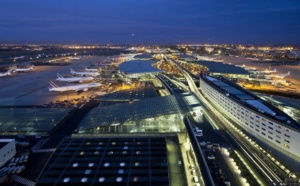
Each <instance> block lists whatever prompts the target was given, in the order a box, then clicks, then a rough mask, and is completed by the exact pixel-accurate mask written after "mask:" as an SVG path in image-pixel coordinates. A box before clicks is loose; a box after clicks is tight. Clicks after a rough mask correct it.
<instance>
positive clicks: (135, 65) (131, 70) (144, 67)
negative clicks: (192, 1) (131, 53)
mask: <svg viewBox="0 0 300 186" xmlns="http://www.w3.org/2000/svg"><path fill="white" fill-rule="evenodd" d="M153 62H154V61H153V60H132V61H126V62H124V63H122V64H120V66H119V69H120V70H121V71H122V72H124V73H125V74H143V73H157V72H163V71H162V70H158V69H157V68H155V67H153V66H152V65H151V64H152V63H153Z"/></svg>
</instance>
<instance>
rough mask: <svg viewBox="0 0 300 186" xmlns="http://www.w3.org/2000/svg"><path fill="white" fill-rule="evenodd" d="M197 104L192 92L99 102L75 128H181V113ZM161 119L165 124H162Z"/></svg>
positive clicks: (100, 129) (188, 110)
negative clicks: (124, 101)
mask: <svg viewBox="0 0 300 186" xmlns="http://www.w3.org/2000/svg"><path fill="white" fill-rule="evenodd" d="M200 107H201V105H200V102H199V100H198V99H197V98H196V97H195V96H194V95H193V94H192V93H182V94H175V95H170V96H163V97H153V98H144V99H142V100H139V101H134V102H127V103H118V104H114V105H108V106H101V107H98V108H94V109H93V110H91V111H90V112H89V113H88V114H87V116H85V118H84V119H83V120H82V121H81V123H80V124H79V126H78V128H77V130H78V131H82V130H86V129H96V128H97V130H93V131H92V133H101V132H104V133H107V132H108V131H109V132H118V133H127V132H130V133H132V132H180V131H181V130H182V129H183V125H182V121H181V118H180V116H181V115H182V114H185V113H187V112H191V111H194V110H197V109H199V108H200ZM136 122H138V123H136ZM149 123H150V124H151V125H149ZM161 123H165V125H164V126H161ZM111 126H113V128H108V129H106V130H107V131H105V130H104V128H101V127H111Z"/></svg>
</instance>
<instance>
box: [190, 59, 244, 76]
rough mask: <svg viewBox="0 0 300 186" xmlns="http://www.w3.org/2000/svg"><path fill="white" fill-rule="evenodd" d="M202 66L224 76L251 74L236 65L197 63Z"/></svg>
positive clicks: (209, 62)
mask: <svg viewBox="0 0 300 186" xmlns="http://www.w3.org/2000/svg"><path fill="white" fill-rule="evenodd" d="M195 63H198V64H200V65H204V66H207V68H208V69H209V72H213V73H223V74H249V72H248V71H247V70H245V69H243V68H241V67H237V66H234V65H230V64H226V63H222V62H215V61H195Z"/></svg>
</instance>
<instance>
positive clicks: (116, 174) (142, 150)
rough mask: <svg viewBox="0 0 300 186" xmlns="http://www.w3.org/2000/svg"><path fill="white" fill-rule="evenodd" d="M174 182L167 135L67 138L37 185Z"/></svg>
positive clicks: (165, 183)
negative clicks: (171, 177)
mask: <svg viewBox="0 0 300 186" xmlns="http://www.w3.org/2000/svg"><path fill="white" fill-rule="evenodd" d="M79 184H80V185H82V184H83V185H170V181H169V170H168V156H167V145H166V139H165V138H164V137H132V138H122V137H120V138H111V137H109V138H66V139H64V140H63V141H62V143H61V144H60V145H59V147H58V148H57V149H56V151H55V153H54V154H53V156H52V158H51V159H50V161H49V163H48V164H47V166H46V168H45V170H44V171H43V173H42V175H41V177H40V179H39V181H38V183H37V185H43V186H45V185H79Z"/></svg>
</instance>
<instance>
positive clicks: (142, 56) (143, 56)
mask: <svg viewBox="0 0 300 186" xmlns="http://www.w3.org/2000/svg"><path fill="white" fill-rule="evenodd" d="M134 58H136V59H153V57H152V55H150V54H139V55H136V56H134Z"/></svg>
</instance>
